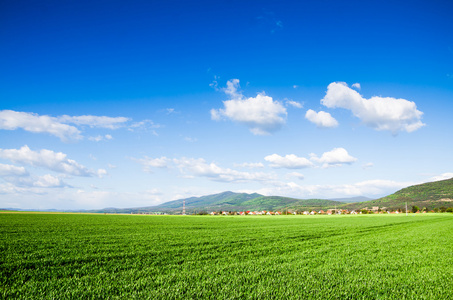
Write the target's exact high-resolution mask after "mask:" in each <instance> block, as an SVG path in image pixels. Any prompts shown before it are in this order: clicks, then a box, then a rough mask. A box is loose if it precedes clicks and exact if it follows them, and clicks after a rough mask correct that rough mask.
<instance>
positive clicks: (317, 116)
mask: <svg viewBox="0 0 453 300" xmlns="http://www.w3.org/2000/svg"><path fill="white" fill-rule="evenodd" d="M305 118H306V119H307V120H308V121H310V122H312V123H314V124H316V126H317V127H319V128H332V127H337V126H338V121H337V120H335V118H334V117H332V115H331V114H329V113H328V112H325V111H320V112H318V113H317V112H315V111H314V110H312V109H309V110H307V113H306V114H305Z"/></svg>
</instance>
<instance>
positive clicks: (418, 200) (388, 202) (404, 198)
mask: <svg viewBox="0 0 453 300" xmlns="http://www.w3.org/2000/svg"><path fill="white" fill-rule="evenodd" d="M406 202H407V205H408V208H409V209H410V208H411V207H412V206H414V205H416V206H418V207H419V208H423V207H427V208H428V209H430V210H431V209H434V208H439V207H442V206H445V207H450V206H453V178H450V179H446V180H441V181H434V182H427V183H423V184H418V185H413V186H409V187H407V188H404V189H401V190H399V191H397V192H395V193H394V194H391V195H388V196H386V197H383V198H379V199H376V200H371V201H365V202H360V203H350V204H346V205H342V207H344V208H354V209H359V208H364V207H368V208H370V207H371V206H379V207H386V208H389V209H398V208H401V209H402V208H404V207H405V205H406Z"/></svg>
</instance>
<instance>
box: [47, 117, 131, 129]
mask: <svg viewBox="0 0 453 300" xmlns="http://www.w3.org/2000/svg"><path fill="white" fill-rule="evenodd" d="M56 119H57V120H58V121H60V122H61V123H70V124H76V125H86V126H90V127H98V128H108V129H117V128H119V127H122V126H124V124H125V123H126V122H128V121H129V118H125V117H107V116H91V115H84V116H68V115H63V116H60V117H58V118H56Z"/></svg>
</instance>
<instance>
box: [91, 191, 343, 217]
mask: <svg viewBox="0 0 453 300" xmlns="http://www.w3.org/2000/svg"><path fill="white" fill-rule="evenodd" d="M184 200H185V202H186V212H187V213H194V212H200V211H206V212H210V211H244V210H251V211H262V210H266V211H269V210H270V211H277V210H281V211H283V210H286V209H288V210H310V209H327V208H333V207H334V206H335V205H336V206H340V205H341V204H344V203H342V202H339V201H333V200H322V199H308V200H301V199H295V198H288V197H279V196H263V195H260V194H256V193H253V194H246V193H233V192H223V193H220V194H214V195H207V196H202V197H191V198H186V199H180V200H174V201H170V202H166V203H163V204H160V205H157V206H148V207H137V208H105V209H102V210H96V211H93V212H98V213H148V212H164V213H177V214H178V213H181V212H182V206H183V201H184Z"/></svg>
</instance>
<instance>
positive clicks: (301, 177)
mask: <svg viewBox="0 0 453 300" xmlns="http://www.w3.org/2000/svg"><path fill="white" fill-rule="evenodd" d="M287 175H288V176H289V177H296V178H298V179H300V180H302V179H304V178H305V176H304V174H301V173H299V172H291V173H288V174H287Z"/></svg>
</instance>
